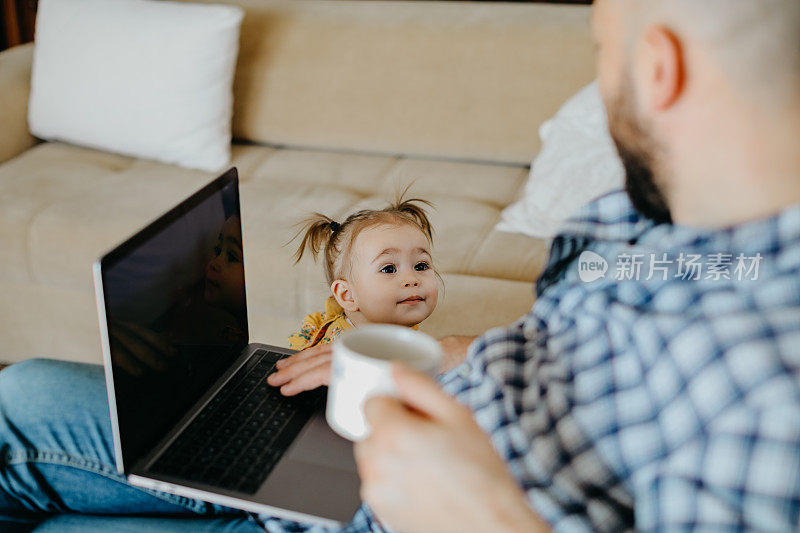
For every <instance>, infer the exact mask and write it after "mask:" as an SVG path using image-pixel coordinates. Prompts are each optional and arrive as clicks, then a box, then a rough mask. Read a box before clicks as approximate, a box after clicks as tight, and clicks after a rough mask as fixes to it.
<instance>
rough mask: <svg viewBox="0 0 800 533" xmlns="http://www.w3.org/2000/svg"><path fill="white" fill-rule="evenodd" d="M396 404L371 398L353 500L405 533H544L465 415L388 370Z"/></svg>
mask: <svg viewBox="0 0 800 533" xmlns="http://www.w3.org/2000/svg"><path fill="white" fill-rule="evenodd" d="M393 375H394V379H395V383H396V385H397V392H398V394H399V396H400V399H399V400H398V399H395V398H389V397H375V398H371V399H370V400H368V401H367V403H366V406H365V413H366V417H367V420H368V422H369V424H370V426H371V433H370V435H369V436H368V437H367V438H366V439H365V440H363V441H361V442H359V443H356V446H355V455H356V462H357V463H358V471H359V474H360V476H361V497H362V498H363V499H364V501H366V502H367V503H368V504H370V505H371V506H372V508H373V509H374V510H375V512H376V514H377V515H378V517H379V518H380V519H381V521H383V522H384V523H385V525H386V526H387V527H390V528H393V529H395V530H398V531H404V532H405V531H408V532H422V531H431V532H437V533H439V532H443V531H492V532H495V531H526V532H530V531H546V530H547V527H546V526H545V525H544V524H543V523H542V522H541V521H540V520H539V519H538V518H537V517H536V515H535V514H534V513H533V512H532V511H531V510H530V508H529V507H528V505H527V503H526V501H525V497H524V495H523V493H522V491H521V490H520V488H519V487H518V486H517V484H516V482H515V480H514V479H513V478H512V477H511V475H510V474H509V472H508V471H507V470H506V467H505V464H504V463H503V461H502V460H501V459H500V457H498V455H497V453H495V450H494V448H493V447H492V444H491V442H490V441H489V438H488V437H487V436H486V435H485V434H484V433H483V431H481V429H480V428H479V427H478V425H477V424H476V423H475V421H474V420H473V419H472V414H471V413H470V411H469V410H468V409H467V408H466V407H464V406H462V405H461V404H459V403H458V402H457V401H456V400H454V399H453V398H451V397H450V396H448V395H447V394H445V393H444V392H443V391H441V390H440V389H439V388H438V386H437V385H436V383H435V382H433V381H432V380H431V379H430V378H428V377H427V376H425V375H424V374H420V373H417V372H415V371H413V370H410V369H409V368H408V367H406V366H403V365H400V364H397V363H395V364H394V365H393Z"/></svg>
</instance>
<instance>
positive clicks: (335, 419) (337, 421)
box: [325, 324, 442, 441]
mask: <svg viewBox="0 0 800 533" xmlns="http://www.w3.org/2000/svg"><path fill="white" fill-rule="evenodd" d="M441 360H442V348H441V346H439V343H438V342H437V341H436V339H434V338H433V337H431V336H430V335H427V334H425V333H422V332H421V331H416V330H414V329H411V328H407V327H404V326H393V325H390V324H367V325H365V326H360V327H359V328H357V329H352V330H348V331H346V332H345V333H344V334H343V335H342V336H341V337H340V338H339V339H337V340H336V341H335V342H334V344H333V359H332V365H331V367H332V371H331V381H330V385H329V386H328V406H327V408H326V412H325V417H326V418H327V420H328V424H329V425H330V426H331V428H332V429H333V430H334V431H335V432H336V433H338V434H339V435H341V436H342V437H344V438H346V439H350V440H353V441H358V440H362V439H364V438H365V437H366V436H367V435H369V424H368V423H367V421H366V419H365V418H364V403H366V401H367V399H369V398H371V397H372V396H397V392H396V389H395V384H394V379H393V378H392V372H391V363H392V361H402V362H403V363H405V364H407V365H408V366H410V367H412V368H415V369H417V370H419V371H421V372H425V373H427V374H428V375H430V376H435V375H436V372H437V371H438V369H439V364H440V363H441Z"/></svg>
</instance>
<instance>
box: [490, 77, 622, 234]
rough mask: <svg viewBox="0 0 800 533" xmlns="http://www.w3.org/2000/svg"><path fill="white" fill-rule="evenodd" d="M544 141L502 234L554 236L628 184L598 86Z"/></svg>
mask: <svg viewBox="0 0 800 533" xmlns="http://www.w3.org/2000/svg"><path fill="white" fill-rule="evenodd" d="M539 136H540V137H541V139H542V149H541V151H540V152H539V155H537V156H536V159H534V160H533V164H532V165H531V172H530V176H529V177H528V181H527V183H526V184H525V189H524V190H523V194H522V197H521V198H520V199H519V200H518V201H516V202H515V203H513V204H511V205H509V206H508V207H506V208H505V209H504V210H503V212H502V213H501V215H500V221H499V222H498V223H497V226H496V229H498V230H500V231H506V232H509V233H523V234H525V235H530V236H532V237H540V238H548V237H552V236H554V235H555V234H556V233H557V231H558V228H559V227H560V225H561V223H562V222H563V221H564V220H566V219H567V218H569V217H570V216H572V215H574V214H575V213H576V212H577V211H578V209H580V208H581V207H582V206H583V205H584V204H586V203H587V202H589V201H590V200H592V199H594V198H596V197H598V196H600V195H602V194H604V193H606V192H609V191H611V190H614V189H617V188H620V187H622V186H623V184H624V182H625V169H624V167H623V165H622V161H621V160H620V158H619V154H618V153H617V149H616V147H615V146H614V142H613V141H612V140H611V135H610V134H609V133H608V120H607V118H606V111H605V107H604V106H603V101H602V99H601V98H600V91H599V90H598V87H597V82H594V83H591V84H589V85H588V86H586V87H584V88H583V89H582V90H581V91H580V92H578V93H577V94H576V95H575V96H573V97H572V98H570V99H569V100H567V102H566V103H565V104H564V106H563V107H562V108H561V109H560V110H559V111H558V112H557V113H556V115H555V116H554V117H553V118H552V119H550V120H548V121H547V122H545V123H544V124H542V127H541V128H540V129H539Z"/></svg>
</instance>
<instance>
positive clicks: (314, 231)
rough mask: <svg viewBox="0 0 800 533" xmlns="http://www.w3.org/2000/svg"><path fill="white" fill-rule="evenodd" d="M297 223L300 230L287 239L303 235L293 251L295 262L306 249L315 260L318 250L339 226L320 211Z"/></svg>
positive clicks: (326, 244)
mask: <svg viewBox="0 0 800 533" xmlns="http://www.w3.org/2000/svg"><path fill="white" fill-rule="evenodd" d="M298 225H299V226H302V227H301V228H300V231H298V232H297V234H295V236H294V237H292V239H291V240H290V241H289V242H292V241H293V240H295V239H296V238H298V237H299V236H300V235H302V236H303V240H302V241H300V247H299V248H297V251H296V252H295V253H294V262H295V264H297V263H299V262H300V259H302V258H303V254H304V253H305V251H306V249H308V251H309V252H311V255H312V257H313V258H314V261H316V260H317V256H318V255H319V252H320V250H322V249H324V248H325V247H326V246H328V244H329V243H330V241H331V239H332V238H333V235H334V234H335V233H336V231H338V230H339V227H340V226H339V224H337V223H336V222H335V221H334V220H333V219H332V218H330V217H327V216H325V215H323V214H321V213H314V215H313V216H311V217H309V218H307V219H305V220H303V221H302V222H300V223H299V224H298ZM286 244H289V243H286Z"/></svg>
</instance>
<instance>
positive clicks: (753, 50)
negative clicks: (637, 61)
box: [626, 0, 800, 99]
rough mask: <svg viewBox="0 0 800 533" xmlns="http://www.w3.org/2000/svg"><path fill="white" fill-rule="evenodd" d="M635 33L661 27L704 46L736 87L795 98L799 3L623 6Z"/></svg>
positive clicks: (632, 2) (732, 0) (745, 0)
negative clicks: (631, 16)
mask: <svg viewBox="0 0 800 533" xmlns="http://www.w3.org/2000/svg"><path fill="white" fill-rule="evenodd" d="M626 3H627V6H628V7H629V11H634V12H636V16H635V17H634V18H635V19H638V24H637V23H634V24H633V25H632V26H633V27H634V28H635V29H641V28H642V27H643V26H644V25H646V24H649V23H661V24H664V25H665V26H667V27H669V28H670V29H671V30H672V31H673V32H674V33H675V34H676V35H678V36H681V37H684V38H688V39H691V40H696V41H697V42H700V43H702V44H703V45H705V46H706V47H707V49H708V51H709V53H710V54H711V55H712V57H714V58H715V59H716V60H717V61H718V63H719V65H720V68H721V69H722V70H723V72H725V73H726V74H727V75H728V77H729V78H730V79H731V80H732V81H733V82H734V84H735V85H736V87H738V88H740V89H742V90H743V91H745V92H749V93H759V94H760V93H763V92H764V91H770V92H769V94H770V95H771V96H773V97H775V96H778V97H781V96H783V97H786V98H787V99H791V98H798V97H800V1H799V0H628V1H627V2H626Z"/></svg>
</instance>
